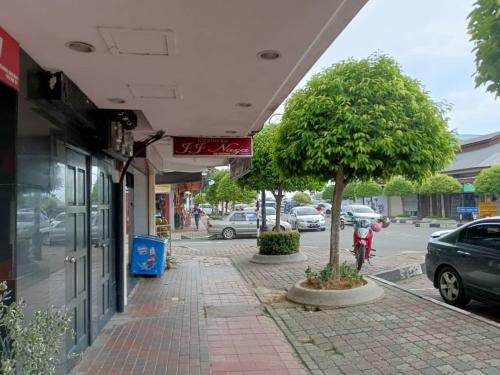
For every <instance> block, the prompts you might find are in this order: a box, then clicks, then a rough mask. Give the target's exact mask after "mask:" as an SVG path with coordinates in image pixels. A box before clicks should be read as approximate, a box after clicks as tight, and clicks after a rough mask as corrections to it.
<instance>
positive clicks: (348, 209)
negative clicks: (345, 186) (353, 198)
mask: <svg viewBox="0 0 500 375" xmlns="http://www.w3.org/2000/svg"><path fill="white" fill-rule="evenodd" d="M342 212H343V213H344V214H345V215H344V217H345V221H346V223H352V218H353V217H355V218H358V219H368V220H370V221H378V220H380V219H381V218H382V215H380V214H378V213H376V212H375V211H373V209H372V208H371V207H368V206H364V205H362V204H352V205H349V206H344V207H342Z"/></svg>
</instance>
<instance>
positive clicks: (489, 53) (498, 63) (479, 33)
mask: <svg viewBox="0 0 500 375" xmlns="http://www.w3.org/2000/svg"><path fill="white" fill-rule="evenodd" d="M469 34H470V35H471V40H472V41H473V42H474V44H475V48H474V50H475V53H476V68H477V72H476V78H475V81H476V87H477V86H480V85H486V84H487V85H488V86H486V91H489V92H492V93H494V94H496V96H500V52H499V51H500V2H498V0H477V1H476V3H475V8H474V10H473V11H472V12H471V13H470V14H469Z"/></svg>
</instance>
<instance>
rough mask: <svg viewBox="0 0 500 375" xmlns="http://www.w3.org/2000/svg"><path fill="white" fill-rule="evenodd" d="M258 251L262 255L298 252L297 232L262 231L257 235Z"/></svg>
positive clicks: (298, 237)
mask: <svg viewBox="0 0 500 375" xmlns="http://www.w3.org/2000/svg"><path fill="white" fill-rule="evenodd" d="M258 244H259V253H260V254H263V255H287V254H294V253H298V252H299V246H300V234H299V232H296V231H292V232H264V233H261V234H260V237H259V243H258Z"/></svg>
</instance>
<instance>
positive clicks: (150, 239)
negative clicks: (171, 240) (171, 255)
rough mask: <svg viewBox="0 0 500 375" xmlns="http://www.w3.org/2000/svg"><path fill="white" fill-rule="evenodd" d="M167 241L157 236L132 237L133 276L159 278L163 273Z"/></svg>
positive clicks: (131, 266)
mask: <svg viewBox="0 0 500 375" xmlns="http://www.w3.org/2000/svg"><path fill="white" fill-rule="evenodd" d="M167 247H168V242H167V240H165V239H163V238H160V237H157V236H146V235H143V236H134V239H133V243H132V260H131V265H130V268H131V270H130V271H131V273H132V274H133V275H156V276H161V275H163V272H165V266H166V258H167Z"/></svg>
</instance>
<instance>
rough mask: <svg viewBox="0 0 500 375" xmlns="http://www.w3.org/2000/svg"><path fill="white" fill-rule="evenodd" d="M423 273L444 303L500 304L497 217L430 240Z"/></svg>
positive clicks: (499, 218) (499, 239) (498, 225)
mask: <svg viewBox="0 0 500 375" xmlns="http://www.w3.org/2000/svg"><path fill="white" fill-rule="evenodd" d="M425 266H426V273H427V277H428V278H429V280H431V281H432V282H433V284H434V287H435V288H437V289H438V290H439V293H440V294H441V297H442V298H443V300H444V301H445V302H446V303H449V304H451V305H455V306H463V305H466V304H467V303H468V302H469V301H470V300H471V299H476V300H480V301H483V302H497V303H500V216H497V217H492V218H485V219H479V220H475V221H473V222H470V223H468V224H465V225H463V226H461V227H460V228H457V229H455V230H452V231H450V232H448V233H446V234H443V235H441V236H439V237H436V238H431V239H430V240H429V243H428V245H427V255H426V256H425Z"/></svg>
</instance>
